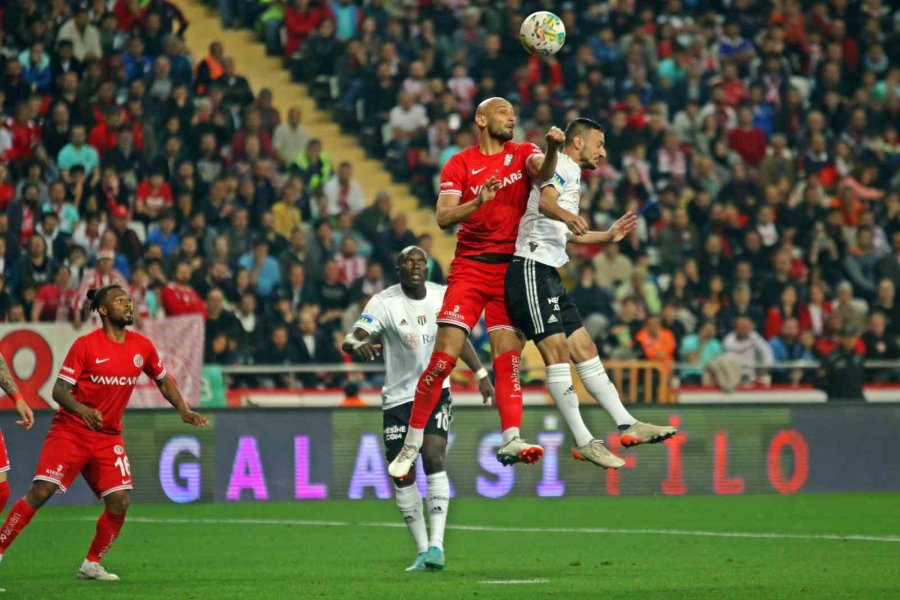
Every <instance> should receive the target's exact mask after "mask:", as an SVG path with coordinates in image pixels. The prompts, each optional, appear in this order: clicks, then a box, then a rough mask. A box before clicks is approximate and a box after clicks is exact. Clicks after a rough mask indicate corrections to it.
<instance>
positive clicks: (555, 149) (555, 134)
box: [525, 127, 566, 183]
mask: <svg viewBox="0 0 900 600" xmlns="http://www.w3.org/2000/svg"><path fill="white" fill-rule="evenodd" d="M544 139H545V140H547V153H546V154H544V155H543V156H540V155H539V154H534V155H532V156H531V157H529V159H528V161H527V162H526V163H525V166H526V168H527V169H528V176H529V177H530V178H531V181H532V182H535V181H536V182H539V183H543V182H545V181H547V180H548V179H550V178H551V177H553V173H554V172H555V171H556V159H557V158H559V149H560V148H561V147H562V145H563V144H564V143H565V141H566V134H565V133H564V132H563V130H562V129H560V128H559V127H551V128H550V130H549V131H548V132H547V134H546V135H545V136H544Z"/></svg>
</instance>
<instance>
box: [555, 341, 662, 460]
mask: <svg viewBox="0 0 900 600" xmlns="http://www.w3.org/2000/svg"><path fill="white" fill-rule="evenodd" d="M568 342H569V352H570V353H571V356H572V360H573V361H574V362H575V368H576V370H577V371H578V376H579V377H580V378H581V382H582V383H583V384H584V387H585V389H587V391H588V393H589V394H590V395H591V396H592V397H593V398H594V400H596V401H597V403H598V404H600V406H602V407H603V408H604V410H606V412H608V413H609V416H611V417H612V418H613V420H614V421H615V422H616V425H617V426H618V428H619V432H620V439H621V443H622V445H623V446H626V447H630V446H637V445H639V444H656V443H659V442H662V441H664V440H667V439H669V438H670V437H672V436H673V435H675V434H676V433H678V430H677V429H675V428H674V427H671V426H668V425H663V426H661V425H653V424H652V423H642V422H640V421H638V420H637V419H635V418H634V417H633V416H631V413H629V412H628V409H626V408H625V406H624V405H623V404H622V401H621V400H620V399H619V392H618V390H617V389H616V386H615V384H613V382H612V381H611V380H610V379H609V375H607V374H606V369H604V368H603V363H601V362H600V356H599V355H598V353H597V346H595V345H594V342H593V340H591V336H590V334H589V333H588V332H587V330H586V329H585V328H583V327H581V328H579V329H578V330H577V331H575V332H574V333H572V335H570V336H569V340H568Z"/></svg>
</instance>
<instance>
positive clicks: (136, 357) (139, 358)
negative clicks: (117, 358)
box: [134, 354, 144, 369]
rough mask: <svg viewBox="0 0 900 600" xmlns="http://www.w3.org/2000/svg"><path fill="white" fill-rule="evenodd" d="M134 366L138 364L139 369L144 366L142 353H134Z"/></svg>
mask: <svg viewBox="0 0 900 600" xmlns="http://www.w3.org/2000/svg"><path fill="white" fill-rule="evenodd" d="M134 366H136V367H137V368H138V369H140V368H141V367H142V366H144V357H143V356H141V355H140V354H135V355H134Z"/></svg>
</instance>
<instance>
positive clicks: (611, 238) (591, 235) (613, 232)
mask: <svg viewBox="0 0 900 600" xmlns="http://www.w3.org/2000/svg"><path fill="white" fill-rule="evenodd" d="M637 222H638V221H637V215H636V214H635V213H625V216H623V217H621V218H620V219H618V220H617V221H616V222H615V223H613V224H612V225H610V226H609V229H607V230H606V231H588V232H587V233H585V234H583V235H574V236H572V238H571V239H570V240H569V243H572V244H611V243H612V244H615V243H617V242H621V241H622V240H623V239H625V236H626V235H628V234H629V233H631V232H632V231H634V230H635V229H637Z"/></svg>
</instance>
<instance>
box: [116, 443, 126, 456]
mask: <svg viewBox="0 0 900 600" xmlns="http://www.w3.org/2000/svg"><path fill="white" fill-rule="evenodd" d="M113 452H115V453H116V454H118V455H119V456H122V455H123V454H125V448H123V447H122V446H120V445H119V444H116V445H115V446H113Z"/></svg>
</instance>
